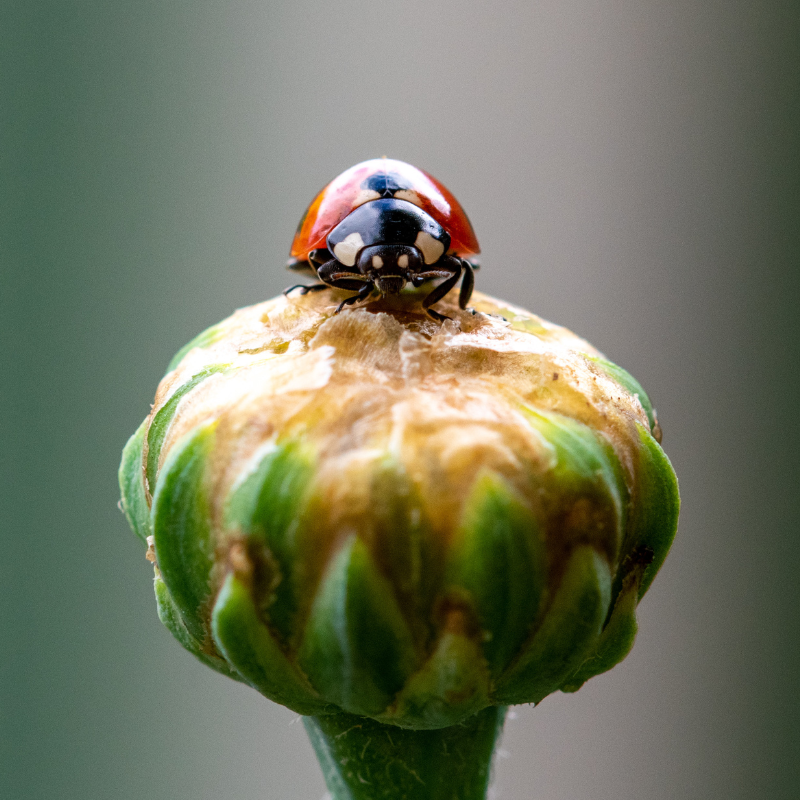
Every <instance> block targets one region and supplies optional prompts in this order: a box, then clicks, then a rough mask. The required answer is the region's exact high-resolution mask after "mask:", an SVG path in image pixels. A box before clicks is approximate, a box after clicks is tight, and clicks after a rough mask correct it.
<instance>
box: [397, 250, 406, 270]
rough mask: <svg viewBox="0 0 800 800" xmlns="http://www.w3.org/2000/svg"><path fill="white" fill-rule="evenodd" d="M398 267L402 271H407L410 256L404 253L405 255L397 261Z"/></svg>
mask: <svg viewBox="0 0 800 800" xmlns="http://www.w3.org/2000/svg"><path fill="white" fill-rule="evenodd" d="M397 266H398V267H400V269H405V268H406V267H407V266H408V255H407V254H406V253H403V255H401V256H400V258H398V259H397Z"/></svg>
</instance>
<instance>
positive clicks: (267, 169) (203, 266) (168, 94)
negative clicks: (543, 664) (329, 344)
mask: <svg viewBox="0 0 800 800" xmlns="http://www.w3.org/2000/svg"><path fill="white" fill-rule="evenodd" d="M16 5H17V7H16V9H11V8H10V7H9V6H8V5H7V6H6V11H5V13H4V14H3V21H2V26H1V27H2V30H1V32H0V35H1V36H2V37H3V43H2V52H0V58H2V61H3V63H2V69H1V70H0V74H2V78H0V86H1V88H0V91H2V94H3V100H2V107H1V108H0V120H1V121H2V136H3V140H2V150H1V151H0V158H1V159H2V162H1V164H0V169H1V170H2V173H1V174H0V183H1V184H2V190H1V191H2V205H1V206H0V229H1V230H0V232H1V233H2V236H0V248H2V250H1V251H0V256H1V257H2V262H1V264H0V267H1V269H2V286H0V294H2V316H1V318H0V325H2V329H1V330H2V347H0V353H1V354H0V359H2V364H0V383H1V384H2V395H0V399H1V400H2V414H1V415H0V418H1V419H2V422H1V423H0V424H2V429H3V434H2V438H0V463H1V464H2V468H3V475H2V480H0V495H2V518H1V519H0V525H1V526H2V536H3V544H2V558H0V579H1V582H0V587H1V588H0V592H2V606H1V607H0V609H1V610H0V620H2V650H1V651H0V653H1V654H2V655H0V670H1V673H0V680H1V682H2V683H1V684H0V689H1V691H2V695H1V700H2V706H1V708H0V713H1V717H0V733H1V734H2V751H1V752H2V761H1V762H0V796H2V797H3V798H6V799H7V800H38V799H39V798H46V799H47V800H51V799H52V800H55V799H56V798H58V800H72V798H76V799H77V798H80V799H81V800H93V799H94V798H102V799H105V798H115V799H116V798H118V799H119V800H128V799H129V798H130V799H131V800H133V799H134V798H136V799H138V798H148V800H212V799H213V798H226V800H227V799H228V798H230V800H257V799H258V800H264V799H265V798H267V799H269V800H317V799H318V798H319V797H321V796H322V794H323V792H324V787H323V783H322V779H321V776H320V773H319V770H318V767H317V765H316V763H315V761H314V758H313V755H312V752H311V749H310V747H309V745H308V744H307V742H306V740H305V734H304V732H303V729H302V725H301V724H298V722H297V720H296V718H295V716H294V715H293V714H291V713H289V712H288V711H286V710H285V709H282V708H280V707H278V706H275V705H272V704H271V703H269V702H267V701H266V700H263V699H262V698H261V697H260V696H258V695H257V694H255V693H254V692H252V691H250V690H248V689H246V688H244V687H242V686H239V685H236V684H234V683H233V682H229V681H226V680H225V679H224V678H222V677H220V676H218V675H216V674H214V673H212V672H211V671H209V670H208V669H206V668H205V667H203V666H201V665H200V664H198V663H195V662H194V661H193V659H192V657H191V656H189V655H188V654H186V653H185V652H184V651H183V650H181V648H180V647H179V646H178V645H177V644H176V643H175V642H174V641H172V639H171V637H170V635H169V634H168V633H167V631H166V630H165V629H163V628H162V627H161V626H160V624H159V622H158V620H157V618H156V613H155V603H154V600H153V597H152V586H151V577H152V569H151V567H150V565H149V564H148V563H147V562H146V561H145V559H144V557H143V553H142V550H141V548H140V546H139V544H138V542H137V541H136V540H135V538H134V536H133V535H132V534H131V533H130V532H129V531H128V529H127V526H126V524H125V522H124V520H123V518H122V516H121V514H120V513H119V512H118V511H117V508H116V502H117V486H116V468H117V462H118V458H119V453H120V450H121V448H122V446H123V444H124V442H125V440H126V438H127V437H128V435H129V434H130V433H131V432H132V431H133V430H134V429H135V428H136V426H137V424H138V423H139V421H140V420H141V419H142V418H143V417H144V415H145V414H146V412H147V411H148V408H149V406H148V404H149V402H150V400H151V399H152V397H153V394H154V391H155V388H156V384H157V382H158V380H159V378H160V377H161V374H162V371H163V369H164V367H165V365H166V363H167V360H168V359H169V357H170V356H171V355H172V353H173V352H174V351H176V350H177V349H178V347H179V346H181V345H182V344H183V343H184V342H185V341H187V340H188V339H189V338H190V337H192V336H193V335H194V334H195V333H197V332H198V331H200V330H202V329H203V328H205V327H206V326H207V325H209V324H211V323H213V322H215V321H216V320H218V319H221V318H222V317H225V316H227V315H228V314H229V313H230V312H231V311H232V310H233V309H234V308H236V307H238V306H243V305H247V304H250V303H253V302H256V301H259V300H262V299H265V298H267V297H269V296H271V295H274V294H276V293H277V292H279V291H280V290H281V289H283V287H284V286H285V285H286V284H287V282H288V281H289V280H290V279H289V277H288V276H287V274H286V273H285V272H284V271H283V269H282V266H283V263H284V260H285V258H286V255H287V249H288V246H289V242H290V240H291V237H292V234H293V231H294V228H295V225H296V223H297V221H298V218H299V216H300V214H301V212H302V211H303V209H304V207H305V205H306V204H307V203H308V202H309V200H310V199H311V198H312V196H313V195H314V193H315V192H316V191H317V190H318V189H319V188H320V187H321V186H322V185H323V184H324V183H325V182H327V181H328V180H329V179H330V178H332V177H333V176H334V175H336V174H338V173H339V172H340V171H341V170H343V169H344V168H346V167H348V166H350V165H351V164H353V163H355V162H357V161H360V160H362V159H365V158H369V157H374V156H378V155H382V154H387V155H390V156H393V157H396V158H401V159H404V160H407V161H410V162H412V163H414V164H416V165H418V166H420V167H422V168H424V169H426V170H429V171H430V172H432V173H433V174H434V175H436V176H437V177H438V178H439V179H440V180H442V181H443V182H444V183H445V184H446V185H447V186H448V187H450V189H451V190H452V191H453V192H454V193H455V194H456V196H457V197H458V198H459V199H460V200H461V202H462V203H463V205H464V206H465V208H466V209H467V211H468V213H469V214H470V216H471V218H472V221H473V223H474V225H475V229H476V231H477V232H478V235H479V238H480V241H481V243H482V246H483V251H484V255H483V262H484V265H485V266H484V269H483V270H482V271H481V273H480V275H479V282H478V283H479V288H480V289H482V290H484V291H488V292H490V293H493V294H497V295H500V296H505V297H507V298H509V299H512V300H514V301H516V302H518V303H520V304H522V305H525V306H528V307H529V308H531V309H532V310H534V311H536V312H538V313H540V314H542V315H543V316H545V317H547V318H550V319H553V320H555V321H557V322H560V323H562V324H565V325H567V326H568V327H571V328H572V329H574V330H575V331H577V332H579V333H580V334H582V335H584V336H585V337H587V338H588V339H589V340H591V341H592V342H593V343H594V344H596V345H597V346H598V347H600V348H601V349H602V350H604V351H605V352H606V353H607V354H608V355H609V356H610V357H611V358H612V359H613V360H614V361H616V362H618V363H619V364H621V365H623V366H625V367H626V368H627V369H629V370H630V371H631V372H632V373H633V374H634V375H636V376H637V377H638V378H639V380H640V381H641V382H642V383H643V385H644V386H645V387H646V388H647V390H648V391H649V393H650V395H651V397H652V398H653V399H654V401H655V403H656V405H657V407H658V410H659V415H660V419H661V422H662V424H663V427H664V430H665V439H664V446H665V448H666V450H667V452H668V454H669V455H670V457H671V458H672V459H673V462H674V464H675V467H676V469H677V472H678V475H679V477H680V480H681V487H682V494H683V502H684V506H683V515H682V520H681V526H680V531H679V535H678V538H677V541H676V544H675V547H674V550H673V554H672V556H671V558H670V559H669V560H668V561H667V563H666V566H665V567H664V569H663V572H662V574H661V576H660V577H659V579H658V580H657V581H656V583H655V585H654V586H653V588H652V590H651V592H650V594H649V595H648V597H647V598H646V600H645V602H644V603H643V604H642V606H641V609H640V621H641V632H640V635H639V640H638V643H637V645H636V647H635V648H634V651H633V653H632V654H631V656H630V657H629V658H628V659H627V661H626V662H625V663H624V664H623V665H621V666H620V667H618V668H617V669H615V670H614V671H613V672H612V673H610V674H607V675H605V676H602V677H599V678H596V679H595V680H593V681H592V682H591V683H590V684H588V685H587V686H586V687H584V689H582V690H581V691H580V692H579V693H578V694H577V695H571V696H567V695H558V696H554V697H551V698H548V699H547V700H545V701H544V703H543V704H542V705H541V706H540V707H539V708H537V709H532V708H527V707H526V708H519V709H517V711H516V717H515V718H514V719H512V720H511V721H510V722H509V724H508V726H507V732H506V735H505V739H504V742H503V751H502V753H501V757H500V759H499V762H498V765H497V779H496V784H495V790H496V794H497V797H498V798H502V800H528V799H529V798H531V799H533V800H578V799H579V798H586V800H674V798H697V800H716V799H717V798H719V800H723V799H724V800H739V799H742V800H743V799H744V798H769V799H770V800H790V798H793V799H796V798H797V797H798V796H800V766H799V765H798V757H799V756H800V701H799V699H798V698H799V695H800V692H799V691H798V670H799V669H800V647H799V641H798V640H799V638H800V637H799V635H798V633H799V631H800V623H798V611H800V593H799V592H798V581H799V580H800V577H798V576H800V546H799V544H798V537H799V536H800V534H799V532H798V512H799V511H800V508H798V502H797V483H798V481H797V477H798V470H797V459H796V456H795V451H796V449H797V447H798V444H799V443H798V433H797V431H798V424H797V420H796V413H795V406H796V400H795V392H796V389H797V386H798V381H797V379H796V375H797V372H798V369H800V359H799V358H798V355H799V354H798V348H797V340H796V337H797V333H798V325H797V318H798V313H799V312H798V310H797V308H798V294H799V293H798V278H797V274H798V269H799V268H800V249H798V238H797V230H798V226H799V225H800V218H799V217H798V214H800V207H799V206H798V192H799V191H800V184H799V183H798V147H800V139H799V138H798V121H799V120H798V108H799V106H800V56H799V55H798V54H799V52H800V25H799V24H798V22H799V21H800V7H798V4H797V0H789V1H788V2H775V1H773V0H762V2H758V3H755V2H752V0H729V2H725V3H722V2H713V0H607V2H597V0H528V2H480V1H479V0H468V1H467V2H455V0H450V1H449V2H421V0H408V1H407V2H394V3H388V2H383V1H382V0H373V1H372V2H367V1H366V0H344V1H343V2H338V3H324V2H313V1H311V2H305V1H300V2H282V3H281V2H277V1H276V0H261V1H260V2H253V1H252V0H228V1H227V2H218V1H216V0H193V2H188V1H187V0H174V1H173V2H163V3H158V2H149V1H147V0H145V1H144V2H128V3H124V2H115V1H114V0H102V2H100V1H99V0H84V1H83V2H80V1H79V0H63V2H55V0H51V1H49V2H48V1H45V2H36V0H27V2H25V3H17V4H16Z"/></svg>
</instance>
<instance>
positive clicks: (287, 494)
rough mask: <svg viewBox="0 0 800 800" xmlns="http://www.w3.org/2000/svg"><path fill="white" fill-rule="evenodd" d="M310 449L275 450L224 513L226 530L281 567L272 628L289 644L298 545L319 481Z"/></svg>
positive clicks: (267, 602) (266, 603)
mask: <svg viewBox="0 0 800 800" xmlns="http://www.w3.org/2000/svg"><path fill="white" fill-rule="evenodd" d="M314 469H315V460H314V457H313V455H312V453H311V451H310V448H308V447H303V445H302V444H300V443H298V442H293V441H289V442H285V443H282V444H280V445H275V446H274V448H272V449H270V450H269V451H268V452H267V453H266V454H265V455H264V456H263V457H262V458H261V460H260V461H259V463H258V466H257V467H256V468H255V469H254V470H253V471H252V472H251V473H250V474H249V475H247V477H246V478H245V479H244V480H243V481H242V482H241V483H240V484H239V485H238V486H237V487H236V488H235V489H234V491H233V493H232V494H231V497H230V499H229V500H228V504H227V507H226V509H225V522H226V527H227V528H229V529H238V530H240V531H241V532H242V533H244V534H247V535H248V536H254V537H257V538H258V539H260V540H261V541H262V542H263V544H264V545H266V547H267V550H268V551H269V554H270V558H271V561H272V562H273V563H274V564H275V565H277V569H278V573H279V575H278V576H277V579H276V580H275V581H274V582H273V583H274V585H273V586H272V587H271V596H270V597H267V598H259V600H260V606H259V607H261V608H267V607H268V614H269V619H270V625H271V626H273V628H274V629H275V630H276V631H277V632H278V633H279V634H280V636H281V638H282V640H283V641H284V642H286V643H288V642H290V640H291V638H292V632H293V629H294V627H295V626H294V617H295V614H296V611H297V607H298V594H299V591H298V587H297V585H296V580H297V577H298V572H299V571H300V567H299V559H298V557H297V556H298V544H299V542H298V539H299V537H300V536H301V534H302V525H303V518H304V514H305V512H306V506H307V502H308V497H309V487H310V486H311V482H312V478H313V475H314Z"/></svg>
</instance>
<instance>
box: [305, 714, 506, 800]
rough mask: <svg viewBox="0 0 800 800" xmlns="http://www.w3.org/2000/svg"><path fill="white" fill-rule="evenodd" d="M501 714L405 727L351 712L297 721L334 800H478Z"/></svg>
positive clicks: (481, 797)
mask: <svg viewBox="0 0 800 800" xmlns="http://www.w3.org/2000/svg"><path fill="white" fill-rule="evenodd" d="M505 715H506V709H505V708H504V707H502V706H501V707H490V708H486V709H484V710H483V711H480V712H478V713H477V714H474V715H473V716H472V717H470V718H469V719H467V720H465V721H464V722H462V723H461V724H459V725H453V726H452V727H449V728H440V729H439V730H408V729H406V728H398V727H396V726H394V725H384V724H382V723H380V722H375V721H374V720H371V719H368V718H366V717H356V716H353V715H352V714H331V715H326V716H319V717H304V718H303V722H304V723H305V727H306V731H307V732H308V735H309V737H310V738H311V743H312V744H313V745H314V750H315V751H316V753H317V758H319V761H320V765H321V766H322V771H323V774H324V776H325V783H326V784H327V786H328V790H329V791H330V793H331V795H332V796H333V798H334V800H485V797H486V790H487V788H488V785H489V777H490V770H491V762H492V754H493V752H494V748H495V743H496V740H497V737H498V735H499V733H500V731H501V730H502V728H503V722H504V720H505Z"/></svg>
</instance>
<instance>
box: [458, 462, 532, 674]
mask: <svg viewBox="0 0 800 800" xmlns="http://www.w3.org/2000/svg"><path fill="white" fill-rule="evenodd" d="M545 564H546V554H545V548H544V540H543V538H542V530H541V526H540V525H539V522H538V520H537V519H536V517H535V516H534V514H533V512H532V511H531V509H530V508H529V506H528V505H527V504H526V503H525V502H523V501H522V499H521V498H519V497H517V496H516V494H515V493H514V492H513V491H512V490H511V488H510V487H509V486H508V484H507V483H506V482H505V481H503V479H502V478H500V476H498V475H496V474H495V473H491V472H484V473H483V474H481V475H480V476H479V477H478V478H477V480H476V481H475V485H474V487H473V489H472V493H471V495H470V497H469V499H468V500H467V504H466V508H465V510H464V517H463V521H462V524H461V530H460V531H459V532H458V534H457V538H456V542H455V544H454V545H453V547H452V550H451V555H450V558H449V567H448V573H447V575H446V580H447V583H448V584H449V585H451V586H456V587H459V588H463V589H464V590H466V592H467V593H468V594H469V596H470V597H471V598H472V601H473V603H474V604H475V609H476V611H477V613H478V619H479V621H480V624H481V628H482V629H483V632H484V637H485V639H486V641H485V643H484V646H483V651H484V653H485V656H486V659H487V661H488V662H489V666H490V668H491V671H492V673H493V674H494V675H497V674H498V673H500V672H502V671H503V670H504V669H505V667H506V666H508V664H509V662H510V661H511V659H512V658H513V657H514V656H515V655H516V653H517V652H518V650H519V647H520V645H521V644H522V642H523V641H524V640H525V639H526V638H527V636H528V632H529V630H530V627H531V625H532V624H533V622H534V620H535V619H536V615H537V612H538V609H539V601H540V598H541V596H542V592H543V589H544V588H545ZM498 575H502V576H503V578H502V580H498V579H497V576H498Z"/></svg>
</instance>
